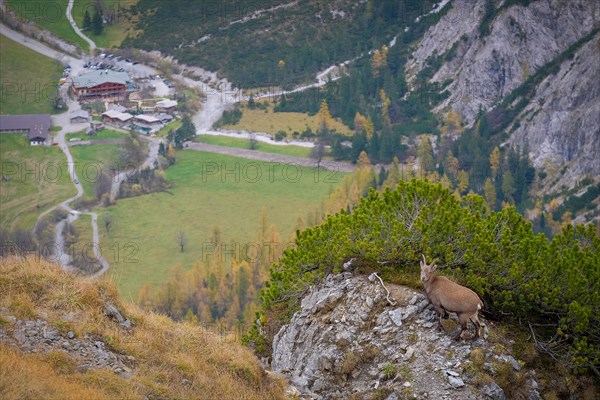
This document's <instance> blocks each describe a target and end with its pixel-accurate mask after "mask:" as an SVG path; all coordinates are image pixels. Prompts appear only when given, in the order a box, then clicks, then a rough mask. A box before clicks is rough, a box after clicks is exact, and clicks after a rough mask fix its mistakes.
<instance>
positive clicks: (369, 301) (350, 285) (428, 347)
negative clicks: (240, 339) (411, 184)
mask: <svg viewBox="0 0 600 400" xmlns="http://www.w3.org/2000/svg"><path fill="white" fill-rule="evenodd" d="M386 286H387V288H388V289H389V290H390V293H391V296H390V297H391V299H392V301H393V303H394V304H393V305H392V304H390V303H389V302H388V300H387V299H386V294H387V293H386V290H385V289H384V288H383V287H382V286H381V284H380V283H379V281H378V280H374V281H373V282H371V281H369V279H368V278H367V277H365V276H361V275H356V276H354V275H353V274H352V273H350V272H346V273H343V274H340V275H335V276H329V277H328V278H327V279H326V280H325V281H324V282H323V283H322V284H319V285H316V286H314V287H312V288H311V289H310V291H309V293H308V295H307V296H306V297H305V298H304V299H303V300H302V304H301V309H300V311H298V312H297V313H296V314H295V315H294V316H293V318H292V320H291V322H290V323H289V324H288V325H286V326H284V327H283V328H282V329H281V330H280V331H279V333H278V334H277V335H276V337H275V338H274V341H273V357H272V363H271V367H272V369H273V370H274V371H275V372H279V373H282V374H283V375H284V376H286V377H287V378H288V379H289V381H290V382H291V384H292V385H293V386H294V387H295V389H296V390H298V391H299V392H300V393H301V394H302V395H303V396H304V398H312V399H346V398H349V397H350V396H351V395H353V394H355V395H361V396H371V395H374V394H378V396H384V397H377V398H381V399H384V398H387V399H390V400H391V399H398V398H414V397H416V398H420V399H422V398H431V399H458V398H460V399H486V398H494V399H501V398H503V396H504V391H503V389H502V388H501V387H500V386H498V384H496V383H495V382H494V380H493V379H492V378H491V377H489V379H487V380H485V382H486V384H485V385H481V384H479V385H478V384H477V382H476V381H477V378H476V374H474V373H473V371H474V369H476V368H475V366H474V364H473V360H472V359H473V356H472V355H473V353H474V352H475V353H478V354H480V355H481V359H480V360H479V361H480V362H481V363H484V362H485V364H487V368H488V370H489V371H493V369H494V365H500V364H502V365H507V366H510V367H509V369H512V368H519V369H520V368H521V365H520V364H519V363H518V362H517V361H516V360H515V359H514V358H513V357H512V356H510V355H508V354H494V352H493V351H492V350H490V349H488V344H487V342H486V341H485V340H483V339H479V340H477V341H471V340H465V341H460V342H456V341H454V340H453V339H452V336H451V334H450V333H446V332H444V331H442V332H440V331H438V329H437V322H436V321H435V312H434V311H433V308H432V307H431V306H430V305H429V302H428V301H427V300H426V299H425V297H424V296H423V295H422V294H421V293H419V292H417V291H415V290H413V289H410V288H406V287H401V286H395V285H386ZM471 333H474V332H471ZM512 362H514V365H513V364H512ZM490 374H491V372H490ZM535 385H537V384H536V383H535V381H533V380H531V381H530V383H528V384H527V388H526V389H527V390H533V386H535ZM529 386H531V387H529ZM357 398H362V397H357ZM365 398H370V397H365Z"/></svg>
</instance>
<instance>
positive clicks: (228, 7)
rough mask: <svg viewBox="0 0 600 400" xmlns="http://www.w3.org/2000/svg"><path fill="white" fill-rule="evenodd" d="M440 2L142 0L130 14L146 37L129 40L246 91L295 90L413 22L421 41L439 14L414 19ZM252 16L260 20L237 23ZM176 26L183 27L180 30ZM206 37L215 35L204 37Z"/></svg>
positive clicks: (408, 36)
mask: <svg viewBox="0 0 600 400" xmlns="http://www.w3.org/2000/svg"><path fill="white" fill-rule="evenodd" d="M434 3H435V2H434V1H430V0H425V1H419V2H416V1H412V0H383V1H375V0H368V1H365V2H359V3H356V2H354V1H349V0H342V1H341V2H338V4H336V6H337V8H338V9H339V10H342V11H344V12H345V15H344V16H343V17H341V16H339V15H335V14H334V13H332V12H331V10H330V5H329V4H327V3H324V2H321V1H313V0H310V1H302V2H299V4H297V5H295V6H293V7H284V8H280V9H271V10H269V11H265V10H267V9H269V8H270V6H271V5H274V4H271V3H269V2H266V3H265V2H239V1H236V0H224V1H220V2H215V3H208V4H207V3H202V2H199V3H198V4H197V5H196V4H195V2H190V1H188V0H172V1H169V2H161V1H157V0H140V1H138V2H137V3H136V5H135V7H134V8H132V11H131V12H132V13H136V20H137V21H138V22H137V24H136V26H135V29H136V31H138V32H141V34H140V35H137V36H135V37H133V36H131V37H128V38H127V39H126V40H125V42H124V43H123V46H126V47H135V48H142V49H145V50H160V51H162V52H164V53H167V54H171V55H173V56H174V57H175V58H177V59H178V60H180V61H181V62H184V63H186V64H191V65H199V66H202V67H203V68H207V69H209V70H211V71H218V72H221V73H223V74H224V75H225V76H227V77H228V79H229V80H230V81H231V82H235V83H237V84H238V85H239V86H240V87H244V88H255V87H265V86H267V85H270V84H272V85H276V86H281V87H292V86H294V85H296V84H298V83H300V82H303V81H308V80H312V79H314V76H315V75H316V74H317V73H318V72H319V71H322V70H324V69H325V68H327V67H329V66H330V65H332V64H337V63H340V62H343V61H346V60H349V59H352V58H354V57H356V55H358V54H361V53H362V54H364V53H367V52H368V51H370V50H372V49H373V47H379V46H381V45H382V44H384V43H389V42H390V40H391V39H392V38H393V37H394V35H396V33H398V32H402V31H403V30H404V28H405V27H406V26H407V25H409V26H411V29H410V31H409V32H408V33H406V34H405V35H404V37H405V38H406V40H409V41H412V40H414V39H416V38H418V37H419V36H420V35H421V34H422V32H424V31H425V30H426V29H427V27H428V26H429V25H430V24H431V23H432V22H433V21H434V20H435V19H436V18H439V16H438V15H436V14H434V15H433V16H432V17H431V18H428V19H427V18H423V19H422V20H421V21H420V22H419V23H415V22H414V21H415V19H416V18H417V17H419V16H422V15H425V14H427V13H428V12H429V11H430V10H431V7H432V5H433V4H434ZM257 11H260V12H258V13H257ZM248 16H255V18H253V19H251V20H249V21H246V22H245V23H233V24H232V22H234V21H239V20H241V19H243V18H244V17H248ZM413 25H415V26H414V27H413ZM173 26H178V27H180V29H179V30H178V33H177V34H173V32H172V27H173ZM202 37H209V39H208V40H204V41H201V42H198V41H197V40H198V38H202Z"/></svg>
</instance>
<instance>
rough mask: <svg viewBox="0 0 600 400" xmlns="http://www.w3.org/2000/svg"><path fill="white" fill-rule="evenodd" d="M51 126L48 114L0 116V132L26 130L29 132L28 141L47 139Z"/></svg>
mask: <svg viewBox="0 0 600 400" xmlns="http://www.w3.org/2000/svg"><path fill="white" fill-rule="evenodd" d="M51 126H52V119H51V118H50V115H49V114H32V115H0V132H11V131H12V132H15V131H23V130H26V131H28V132H29V140H32V139H36V138H42V139H44V140H46V139H48V131H49V130H50V127H51Z"/></svg>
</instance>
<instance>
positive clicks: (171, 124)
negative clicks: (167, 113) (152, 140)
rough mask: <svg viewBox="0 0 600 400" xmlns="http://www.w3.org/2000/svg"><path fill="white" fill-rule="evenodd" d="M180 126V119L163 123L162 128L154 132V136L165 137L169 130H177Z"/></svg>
mask: <svg viewBox="0 0 600 400" xmlns="http://www.w3.org/2000/svg"><path fill="white" fill-rule="evenodd" d="M180 127H181V121H171V122H169V123H168V124H167V125H165V127H164V128H162V129H161V130H160V131H158V132H157V133H156V136H158V137H167V135H169V132H170V131H171V130H174V131H175V130H177V129H179V128H180Z"/></svg>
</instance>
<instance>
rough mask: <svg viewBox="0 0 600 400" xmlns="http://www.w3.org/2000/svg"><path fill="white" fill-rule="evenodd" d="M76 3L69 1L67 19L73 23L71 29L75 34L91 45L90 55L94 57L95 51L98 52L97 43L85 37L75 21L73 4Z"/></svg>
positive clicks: (72, 0)
mask: <svg viewBox="0 0 600 400" xmlns="http://www.w3.org/2000/svg"><path fill="white" fill-rule="evenodd" d="M74 3H75V0H69V5H68V6H67V12H66V14H67V19H68V20H69V22H70V23H71V27H72V28H73V30H74V31H75V33H76V34H77V35H78V36H79V37H80V38H82V39H83V40H85V41H86V42H87V43H88V44H89V45H90V55H93V54H94V52H95V50H96V43H94V42H93V41H92V39H90V38H89V37H87V36H85V35H84V34H83V32H81V30H80V29H79V27H78V26H77V23H76V22H75V20H74V19H73V4H74Z"/></svg>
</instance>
